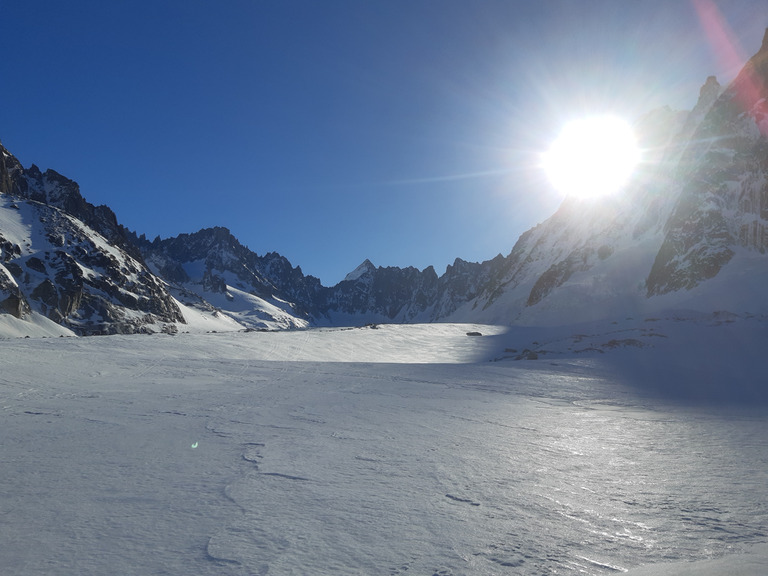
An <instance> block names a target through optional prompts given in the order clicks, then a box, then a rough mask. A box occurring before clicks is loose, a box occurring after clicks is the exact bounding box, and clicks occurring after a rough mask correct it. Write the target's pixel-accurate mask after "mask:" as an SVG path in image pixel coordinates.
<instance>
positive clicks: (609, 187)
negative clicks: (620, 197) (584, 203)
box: [544, 116, 640, 198]
mask: <svg viewBox="0 0 768 576" xmlns="http://www.w3.org/2000/svg"><path fill="white" fill-rule="evenodd" d="M639 160H640V151H639V149H638V147H637V144H636V142H635V136H634V134H633V132H632V128H631V127H630V125H629V124H627V123H626V122H625V121H624V120H621V119H620V118H616V117H614V116H600V117H594V118H584V119H581V120H575V121H573V122H571V123H569V124H568V125H566V126H565V128H563V131H562V132H561V133H560V136H558V138H557V140H555V142H554V144H552V147H551V148H550V149H549V151H548V152H547V153H546V154H545V155H544V169H545V170H546V172H547V175H548V176H549V179H550V180H551V181H552V184H554V186H555V188H557V189H558V190H559V191H560V192H561V193H562V194H565V195H566V196H575V197H578V198H594V197H599V196H605V195H608V194H613V193H614V192H617V191H618V190H619V189H621V187H622V186H623V185H624V184H625V183H626V182H627V180H628V179H629V176H630V175H631V174H632V171H633V170H634V168H635V165H636V164H637V162H638V161H639Z"/></svg>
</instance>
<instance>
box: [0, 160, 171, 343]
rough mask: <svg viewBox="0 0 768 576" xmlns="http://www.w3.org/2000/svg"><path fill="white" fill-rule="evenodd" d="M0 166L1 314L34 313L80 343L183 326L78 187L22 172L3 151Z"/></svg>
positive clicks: (107, 218)
mask: <svg viewBox="0 0 768 576" xmlns="http://www.w3.org/2000/svg"><path fill="white" fill-rule="evenodd" d="M0 158H2V161H0V183H2V184H1V185H2V195H0V210H1V212H0V222H1V224H2V225H0V307H2V311H3V312H5V313H8V314H11V315H13V316H15V317H16V318H19V319H23V318H26V317H28V316H29V315H30V314H31V313H32V312H35V313H39V314H41V315H43V316H45V317H47V318H48V319H50V320H52V321H54V322H56V323H59V324H61V325H63V326H65V327H67V328H69V329H71V330H72V331H73V332H75V333H77V334H83V335H90V334H113V333H133V332H142V331H149V330H152V331H154V330H156V329H159V327H161V326H162V325H163V324H169V325H170V324H175V323H179V322H183V321H184V319H183V316H182V314H181V311H180V309H179V308H178V306H177V305H176V303H175V302H174V300H173V298H172V297H171V296H170V295H169V294H168V292H167V291H166V290H165V288H164V284H163V282H162V281H161V280H159V279H158V278H156V277H155V276H154V275H153V274H151V273H150V272H149V270H147V268H146V266H145V265H144V263H143V262H142V261H141V259H140V258H139V259H137V258H135V257H134V256H132V255H131V253H130V252H133V253H137V252H136V250H135V248H133V249H131V250H126V249H124V248H123V247H122V246H123V245H128V244H127V242H126V239H125V236H124V233H123V231H122V228H121V227H120V226H119V225H118V224H117V219H116V218H115V215H114V213H113V212H112V211H111V210H109V209H108V208H106V207H94V206H93V205H91V204H88V203H87V202H85V200H84V199H83V197H82V196H81V195H80V192H79V189H78V187H77V184H75V183H74V182H72V181H71V180H68V179H67V178H64V177H63V176H60V175H59V174H57V173H55V172H53V171H51V170H49V171H47V172H45V173H41V172H40V171H39V170H38V169H37V168H36V167H34V166H32V167H31V168H30V169H29V170H24V169H23V168H22V167H21V164H20V163H19V162H18V160H16V158H14V157H13V156H12V155H11V154H10V153H9V152H8V151H7V150H6V149H5V148H3V147H2V146H0ZM88 222H90V223H91V224H92V225H89V224H88ZM100 231H103V232H104V234H106V236H105V235H104V234H102V233H101V232H100ZM150 326H153V328H150Z"/></svg>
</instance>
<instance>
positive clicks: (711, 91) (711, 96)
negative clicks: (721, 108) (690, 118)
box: [694, 76, 723, 109]
mask: <svg viewBox="0 0 768 576" xmlns="http://www.w3.org/2000/svg"><path fill="white" fill-rule="evenodd" d="M722 89H723V87H722V86H721V85H720V82H718V81H717V76H707V80H706V81H705V82H704V85H703V86H702V87H701V88H700V89H699V100H698V102H696V106H695V107H694V109H696V108H700V107H702V106H705V107H709V106H711V105H712V103H713V102H714V101H715V100H717V97H718V96H720V91H721V90H722Z"/></svg>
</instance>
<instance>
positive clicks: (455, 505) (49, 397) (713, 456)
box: [0, 322, 768, 576]
mask: <svg viewBox="0 0 768 576" xmlns="http://www.w3.org/2000/svg"><path fill="white" fill-rule="evenodd" d="M649 324H652V325H653V328H649V327H643V330H645V332H644V334H646V335H649V334H650V336H648V337H647V338H646V339H645V340H644V341H647V342H651V343H652V342H656V341H658V342H662V341H663V343H664V344H665V345H667V348H664V347H663V346H661V347H659V346H657V347H650V346H649V347H639V346H632V345H628V348H627V349H626V350H618V349H617V350H613V351H612V352H607V353H605V354H603V353H600V352H594V353H592V354H590V352H589V351H588V350H586V351H584V352H582V353H572V354H570V355H569V354H568V353H567V351H568V349H569V348H573V346H574V342H577V341H578V342H579V343H584V342H586V341H588V340H589V339H590V338H592V340H594V341H595V342H599V341H603V340H606V339H607V337H610V336H611V335H607V336H602V335H601V336H595V335H592V336H589V335H587V334H575V335H571V338H570V339H568V338H563V339H559V340H557V339H555V340H551V341H550V342H548V343H546V342H543V340H542V339H541V338H540V337H539V336H538V335H536V334H532V333H526V334H516V333H514V331H510V330H509V329H502V328H496V327H487V326H459V325H432V326H381V327H379V328H378V329H373V328H361V329H353V330H341V329H337V330H310V331H297V332H281V333H259V332H251V333H228V334H181V335H178V336H166V335H155V336H110V337H92V338H81V339H77V338H55V339H26V340H25V339H10V340H4V341H2V342H0V353H1V356H0V369H1V370H0V412H1V415H0V455H1V457H2V465H0V567H1V570H0V571H1V572H2V574H4V575H17V574H18V575H28V574H29V575H42V574H46V575H47V574H56V575H75V574H77V575H102V574H121V575H129V574H135V575H146V574H173V575H176V574H195V575H225V576H227V575H253V574H277V575H280V574H297V575H298V574H350V575H351V574H355V575H357V574H371V575H380V574H384V575H394V574H420V575H422V574H426V575H434V574H440V575H449V574H451V575H459V574H488V575H490V574H595V575H597V574H613V573H617V572H621V571H625V570H628V569H634V568H635V567H639V566H643V565H646V566H645V567H643V568H640V569H639V570H640V572H638V574H643V575H645V574H651V575H653V576H659V575H661V574H681V575H682V574H694V573H695V574H697V575H698V574H724V573H729V574H765V573H768V561H766V549H765V547H764V546H762V547H761V546H760V545H762V544H763V543H765V542H766V540H768V528H767V527H766V525H767V523H768V443H767V442H766V438H768V418H767V417H766V416H767V415H768V411H767V410H766V409H764V408H761V407H756V406H743V405H742V406H739V405H728V406H724V405H721V404H706V403H705V404H697V405H695V406H693V405H689V404H686V403H685V402H682V401H681V400H680V399H679V398H676V399H674V400H671V399H667V398H666V397H665V396H664V395H663V393H662V392H663V387H660V386H659V385H658V383H657V385H656V386H654V387H652V388H653V390H652V392H648V391H645V390H644V389H642V387H641V386H639V384H638V379H637V378H636V377H634V378H627V377H626V376H627V375H626V373H625V372H626V370H628V369H629V368H628V367H631V368H636V367H638V366H640V365H646V364H650V365H654V366H657V367H662V368H663V367H671V366H674V365H676V363H677V361H678V360H680V362H682V363H683V368H684V367H685V363H686V362H692V361H694V360H695V357H696V355H697V354H698V355H700V356H701V355H703V356H707V357H709V361H710V362H711V361H712V358H711V356H712V350H709V351H702V350H700V349H699V350H697V351H692V352H691V353H689V354H687V355H682V356H681V355H677V354H674V353H673V347H672V348H670V346H671V345H670V344H669V342H671V341H672V339H673V337H674V336H675V335H677V336H678V337H681V336H680V334H682V333H681V332H680V331H681V330H683V332H684V331H685V330H688V331H689V332H690V334H689V336H690V337H691V338H694V336H695V335H696V334H698V335H699V337H700V338H703V337H704V336H706V335H707V334H709V340H710V341H713V342H717V341H718V340H717V338H716V337H714V336H713V334H715V332H710V333H707V332H706V330H707V329H712V330H716V331H718V332H717V334H720V335H721V336H722V338H721V340H722V343H726V342H732V341H733V335H732V334H731V333H729V332H728V330H732V329H734V328H733V326H732V325H731V324H723V325H713V324H712V323H709V324H701V325H694V324H691V325H689V326H688V325H687V326H688V328H681V327H680V326H679V325H677V324H674V323H672V322H670V323H668V324H663V323H662V324H663V325H660V324H659V322H650V323H649ZM715 324H717V323H715ZM736 325H737V326H738V325H742V326H744V327H745V329H744V330H743V331H742V332H743V334H744V338H745V341H744V342H742V343H741V344H740V347H739V348H738V350H737V349H735V348H732V349H729V350H727V351H725V352H727V354H724V356H727V361H728V362H741V363H742V364H743V363H744V362H747V363H748V362H757V361H756V360H755V359H756V358H760V357H761V356H759V355H757V353H756V354H755V355H752V354H750V353H748V349H749V346H748V345H747V343H746V340H750V342H753V341H754V340H755V339H756V338H757V340H758V341H757V342H756V343H754V342H753V344H752V345H753V346H755V347H756V348H759V349H763V350H764V347H765V340H764V339H763V340H762V341H761V340H760V338H763V337H764V333H763V332H762V328H761V327H760V326H757V325H755V326H751V327H750V325H749V324H748V323H747V322H742V323H741V324H740V323H738V322H737V323H736ZM620 328H621V327H620V326H619V327H615V330H616V331H620ZM652 330H653V331H655V333H656V334H657V335H655V336H654V335H653V334H654V332H653V331H652ZM468 331H477V332H481V333H482V334H483V336H479V337H478V336H468V335H467V334H466V332H468ZM676 331H677V332H676ZM661 332H664V334H663V335H659V333H661ZM633 334H635V335H638V334H640V332H636V333H633ZM702 334H704V336H702ZM683 335H684V334H683ZM761 335H762V336H761ZM614 336H615V335H614ZM529 337H530V338H531V339H532V338H538V339H537V340H535V342H537V343H538V344H540V345H541V346H542V347H544V348H548V352H547V351H545V350H543V349H542V354H541V355H540V356H539V359H538V360H536V361H532V360H522V361H514V360H513V359H512V357H513V356H514V355H515V352H512V350H517V348H513V346H518V344H516V342H518V341H520V342H522V341H523V340H525V339H526V338H529ZM614 340H615V341H619V340H616V338H614ZM525 341H526V342H527V341H528V340H525ZM628 341H629V339H627V342H628ZM640 341H643V340H642V338H640ZM678 342H680V340H678ZM692 342H693V344H696V341H695V340H693V341H692ZM608 343H609V344H610V341H608ZM558 346H559V348H558ZM607 348H612V346H607ZM613 348H615V347H613ZM744 350H747V353H745V355H743V357H742V356H739V353H740V352H739V351H742V352H743V351H744ZM558 351H559V354H558ZM609 357H610V358H611V359H612V360H610V361H609ZM491 359H497V360H498V359H501V361H498V362H490V361H488V360H491ZM722 363H723V364H724V365H725V364H727V362H726V360H722ZM649 370H650V368H649ZM724 373H727V371H724ZM761 373H762V372H761V369H760V365H759V364H757V363H755V364H754V365H753V366H752V371H751V372H750V369H749V367H748V366H747V367H744V366H742V372H741V373H740V376H739V377H745V378H748V377H750V376H749V375H750V374H751V375H752V377H754V378H760V376H759V374H761ZM648 374H652V372H648ZM674 377H675V378H678V377H679V374H676V375H674ZM755 545H758V546H757V547H755ZM692 561H697V562H698V563H697V564H690V562H692ZM670 562H672V563H675V564H673V565H663V566H661V565H659V563H670ZM737 569H743V571H742V572H737ZM630 573H632V572H630Z"/></svg>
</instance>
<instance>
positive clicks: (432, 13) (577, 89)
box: [0, 0, 768, 285]
mask: <svg viewBox="0 0 768 576" xmlns="http://www.w3.org/2000/svg"><path fill="white" fill-rule="evenodd" d="M702 15H703V20H702ZM713 22H714V23H719V28H717V27H715V29H714V31H713V27H712V24H713ZM707 23H708V24H707ZM766 26H768V4H767V3H766V0H719V1H718V0H642V1H641V0H602V1H599V0H583V1H576V0H542V1H536V2H534V1H529V0H519V1H518V0H504V1H502V0H499V1H492V0H465V1H455V0H379V1H373V0H315V1H308V0H307V1H299V0H279V1H274V0H224V1H213V0H210V1H202V0H165V1H164V0H151V1H150V0H134V1H131V2H128V1H127V0H126V1H122V0H114V1H104V0H94V1H83V0H69V1H67V2H62V1H60V0H54V1H38V0H0V49H2V53H1V54H2V56H1V57H0V141H2V142H3V144H4V145H5V146H6V147H7V148H8V149H9V150H10V151H11V152H12V153H14V154H15V155H16V156H17V157H18V158H19V160H20V161H21V162H22V164H23V165H24V166H26V167H28V166H29V165H30V164H32V163H34V164H37V165H38V166H39V167H40V168H41V169H43V170H45V169H46V168H52V169H54V170H56V171H58V172H60V173H62V174H64V175H65V176H67V177H69V178H72V179H73V180H76V181H77V182H78V183H79V184H80V187H81V192H82V193H83V195H84V196H85V198H86V199H87V200H88V201H90V202H92V203H94V204H107V205H109V206H110V207H111V208H112V209H113V210H114V211H115V212H116V213H117V216H118V219H119V221H120V222H121V223H122V224H124V225H126V226H127V227H129V228H131V229H132V230H135V231H137V232H139V233H145V234H146V235H147V236H148V237H149V238H154V237H155V236H156V235H160V236H162V237H168V236H174V235H176V234H179V233H182V232H194V231H196V230H199V229H200V228H204V227H209V226H216V225H219V226H227V227H228V228H230V229H231V230H232V232H233V233H234V234H235V236H237V237H238V238H239V239H240V241H241V242H242V243H243V244H245V245H247V246H248V247H249V248H250V249H251V250H253V251H254V252H257V253H258V254H264V253H266V252H270V251H277V252H279V253H280V254H282V255H284V256H286V257H287V258H288V259H289V260H290V261H291V263H292V264H294V265H300V266H301V267H302V270H303V271H304V272H305V273H307V274H312V275H315V276H317V277H319V278H320V279H321V280H322V282H323V283H324V284H326V285H332V284H335V283H336V282H338V281H339V280H341V279H342V278H343V277H344V275H345V274H346V273H347V272H349V271H351V270H352V269H354V268H355V267H356V266H357V265H358V264H360V263H361V262H362V261H363V260H364V259H365V258H369V259H370V260H371V261H372V262H373V263H374V264H376V265H379V266H416V267H417V268H419V269H423V268H425V267H426V266H429V265H434V266H435V269H436V271H437V273H438V274H442V273H443V272H444V271H445V267H446V265H447V264H451V263H452V262H453V260H454V259H455V258H456V257H460V258H463V259H465V260H471V261H481V260H486V259H489V258H492V257H494V256H495V255H496V254H498V253H502V254H505V255H506V254H508V253H509V251H510V250H511V249H512V246H513V245H514V243H515V241H516V240H517V238H518V236H519V235H520V234H521V233H522V232H524V231H525V230H527V229H528V228H530V227H532V226H534V225H535V224H537V223H538V222H541V221H543V220H544V219H546V218H547V217H549V216H550V215H551V214H552V213H553V212H554V211H555V210H556V208H557V206H558V204H559V202H560V200H561V198H559V196H558V195H557V194H556V193H555V192H554V191H553V190H552V189H551V187H550V185H549V184H548V183H547V181H546V178H545V177H544V176H543V174H542V173H541V170H540V168H539V167H538V163H539V160H540V159H539V154H540V153H541V152H543V151H544V150H546V148H547V147H548V146H549V144H550V142H551V141H552V139H553V138H554V137H555V136H556V135H557V133H558V131H559V129H560V128H561V127H562V125H563V124H564V123H565V122H566V121H567V120H570V119H574V118H578V117H579V116H582V115H585V114H594V113H602V112H612V113H614V114H619V115H622V116H626V117H627V118H630V119H631V118H633V117H636V116H637V115H639V114H641V113H643V112H646V111H648V110H651V109H652V108H656V107H659V106H662V105H665V104H667V105H670V106H671V107H673V108H677V109H687V108H691V107H692V106H693V104H695V102H696V98H697V97H698V92H699V88H700V86H701V85H702V84H703V83H704V80H705V79H706V77H707V76H708V75H710V74H715V75H717V76H718V79H719V80H720V81H721V82H723V83H724V82H726V81H728V80H730V79H732V78H733V76H734V75H735V74H736V72H737V71H738V67H739V66H740V65H741V64H742V63H743V61H744V60H745V59H746V58H748V57H749V56H750V55H752V54H753V53H754V52H756V51H757V50H758V48H759V47H760V42H761V40H762V37H763V33H764V31H765V28H766ZM717 30H720V31H721V33H720V34H718V32H717ZM722 31H725V32H726V35H725V36H723V34H722ZM724 38H726V39H728V40H730V42H725V43H724V42H723V40H724Z"/></svg>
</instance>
